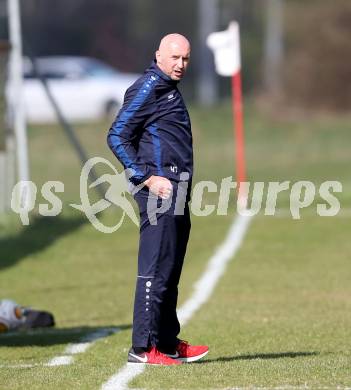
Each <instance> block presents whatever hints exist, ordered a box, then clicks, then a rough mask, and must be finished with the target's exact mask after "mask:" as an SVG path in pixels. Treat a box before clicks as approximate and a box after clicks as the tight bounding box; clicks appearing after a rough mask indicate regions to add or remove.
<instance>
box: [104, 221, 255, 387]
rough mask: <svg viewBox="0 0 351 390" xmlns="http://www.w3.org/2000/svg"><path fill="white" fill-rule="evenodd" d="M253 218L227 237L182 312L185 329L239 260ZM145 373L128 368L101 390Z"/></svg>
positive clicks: (132, 366) (123, 384)
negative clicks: (237, 257) (236, 257)
mask: <svg viewBox="0 0 351 390" xmlns="http://www.w3.org/2000/svg"><path fill="white" fill-rule="evenodd" d="M251 219H252V217H250V216H241V215H238V216H237V217H236V219H235V220H234V222H233V223H232V225H231V227H230V228H229V232H228V234H227V237H226V239H225V240H224V241H223V243H222V244H221V246H220V247H219V248H218V249H217V251H216V252H215V254H214V255H213V256H212V257H211V258H210V260H209V261H208V264H207V268H206V270H205V272H204V273H203V274H202V276H201V278H200V279H199V280H198V281H197V282H196V284H195V285H194V289H195V291H194V293H193V294H192V295H191V297H190V298H189V299H188V300H187V301H186V302H184V304H183V305H182V306H181V307H180V309H179V310H178V318H179V321H180V323H181V324H182V325H184V324H186V323H187V322H188V321H189V320H190V318H191V317H192V315H193V314H194V313H195V312H196V311H197V310H198V309H199V308H200V307H201V306H202V305H203V304H204V303H205V302H206V301H207V300H208V298H209V297H210V296H211V294H212V292H213V290H214V288H215V287H216V284H217V282H218V280H219V279H220V277H221V276H222V275H223V273H224V271H225V268H226V265H227V264H228V262H229V261H230V260H231V259H232V258H233V257H234V256H235V254H236V252H237V251H238V249H239V248H240V245H241V244H242V242H243V239H244V237H245V233H246V231H247V229H248V227H249V224H250V221H251ZM144 369H145V364H135V363H134V364H133V363H130V364H128V363H127V364H125V365H124V366H123V367H122V368H121V369H120V370H119V371H118V372H117V373H116V374H114V375H113V376H111V377H110V378H109V379H108V381H107V382H105V383H104V384H103V385H102V387H101V390H125V389H128V383H129V382H130V381H131V380H132V379H134V378H135V377H136V376H138V375H140V374H141V373H142V372H143V371H144Z"/></svg>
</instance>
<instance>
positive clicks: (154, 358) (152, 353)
mask: <svg viewBox="0 0 351 390" xmlns="http://www.w3.org/2000/svg"><path fill="white" fill-rule="evenodd" d="M128 362H129V363H144V364H158V365H162V366H171V365H177V364H182V362H181V361H179V360H175V359H172V358H170V357H168V356H167V355H165V354H164V353H162V352H160V351H159V350H158V349H157V348H156V347H151V348H150V350H149V351H147V352H143V353H135V352H134V349H133V348H131V349H130V350H129V352H128Z"/></svg>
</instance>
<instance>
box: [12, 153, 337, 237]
mask: <svg viewBox="0 0 351 390" xmlns="http://www.w3.org/2000/svg"><path fill="white" fill-rule="evenodd" d="M97 164H100V165H101V164H102V165H105V168H106V169H108V171H109V172H110V173H105V174H103V175H101V176H100V177H99V178H98V179H96V180H95V181H94V182H93V183H91V184H89V175H90V172H91V170H92V169H93V168H94V167H95V166H96V165H97ZM132 174H133V172H132V170H125V171H122V172H118V170H117V169H116V168H115V167H114V166H113V164H112V163H111V162H110V161H109V160H106V159H104V158H102V157H93V158H91V159H89V160H88V161H87V162H86V163H85V165H84V166H83V168H82V171H81V174H80V180H79V183H80V186H79V188H80V194H79V195H80V203H78V204H70V205H69V206H67V207H71V208H74V209H77V210H79V211H81V212H82V213H83V214H85V216H86V218H87V219H88V220H89V221H90V223H91V224H92V225H93V226H94V228H95V229H97V230H98V231H100V232H102V233H113V232H115V231H117V230H118V229H119V228H120V227H121V226H122V224H123V222H124V221H125V219H126V218H128V219H130V220H131V221H132V222H133V223H134V224H135V225H137V226H138V225H139V220H138V217H137V212H136V208H135V206H134V202H133V200H132V196H131V195H133V196H134V195H136V194H137V193H138V192H139V191H144V196H145V194H146V196H147V215H148V219H149V221H150V224H153V225H155V224H157V220H158V216H159V215H162V213H165V212H169V211H170V210H173V209H174V211H173V212H174V213H175V214H176V215H181V214H182V213H184V210H185V205H186V197H187V191H188V185H189V183H188V180H189V174H188V173H187V172H182V173H180V175H179V178H180V182H179V183H177V185H176V186H173V187H174V188H173V191H172V192H171V194H170V196H169V197H168V198H167V199H161V198H159V197H157V196H156V195H155V194H154V193H153V189H152V188H151V189H150V190H149V189H147V188H146V187H145V186H144V185H143V184H141V185H139V186H133V185H131V184H128V183H129V182H128V180H127V177H130V176H131V175H132ZM102 183H104V184H105V188H107V189H106V191H105V195H104V197H103V198H101V199H99V200H98V201H96V202H95V203H91V200H90V197H89V190H91V189H93V188H95V187H96V186H98V185H101V184H102ZM64 189H65V186H64V183H62V182H60V181H47V182H46V183H44V185H43V186H42V187H41V189H40V191H41V195H42V197H43V199H45V201H46V203H40V204H39V207H38V211H39V214H40V215H42V216H44V217H55V216H57V215H59V214H60V213H61V212H62V211H63V202H62V200H61V199H60V196H59V194H60V193H63V192H64ZM341 192H342V184H341V183H340V182H339V181H332V180H330V181H325V182H323V183H321V184H320V185H315V184H314V183H313V182H311V181H306V180H304V181H297V182H294V183H293V182H290V181H283V182H268V183H265V182H253V183H251V182H244V183H241V184H240V186H238V183H236V182H235V181H233V179H232V177H226V178H223V179H222V180H221V182H220V184H217V183H215V182H213V181H199V182H197V183H195V184H194V185H193V188H192V194H191V202H190V211H191V213H192V214H193V215H195V216H198V217H206V216H209V215H211V214H213V213H216V214H217V215H229V214H234V213H235V212H237V213H239V214H241V215H247V216H253V215H255V214H258V213H259V212H262V211H263V213H264V215H267V216H274V215H275V214H276V213H277V212H278V209H277V202H278V200H279V196H281V195H282V193H285V194H284V197H285V199H287V198H288V199H289V211H290V214H291V217H292V218H293V219H301V210H302V209H304V208H307V207H310V206H312V205H314V203H315V200H316V198H317V197H318V203H317V204H315V205H314V206H315V209H314V210H315V212H316V215H319V216H322V217H332V216H336V215H337V214H338V213H339V211H340V209H341V205H340V200H339V199H338V197H337V196H336V195H335V194H336V193H341ZM37 193H38V187H37V185H36V184H35V183H34V182H32V181H21V182H18V183H17V184H16V185H15V186H14V188H13V191H12V197H11V208H12V210H13V211H14V212H15V213H17V214H18V215H19V217H20V219H21V222H22V224H23V225H29V224H30V213H31V212H33V210H34V208H35V207H36V205H37ZM235 193H237V201H236V202H234V201H233V200H232V199H233V195H235ZM209 194H211V201H209V200H207V199H208V198H209V197H208V195H209ZM214 199H215V201H214ZM172 205H173V206H174V205H175V206H174V207H173V208H171V207H172ZM113 207H114V208H116V207H117V208H118V209H119V210H120V212H118V213H116V215H117V214H118V216H119V217H118V220H117V221H116V223H115V224H114V225H113V226H106V225H105V224H104V223H103V222H102V220H101V219H100V218H99V216H98V215H99V213H100V212H102V211H104V210H107V209H108V208H113ZM116 219H117V218H116Z"/></svg>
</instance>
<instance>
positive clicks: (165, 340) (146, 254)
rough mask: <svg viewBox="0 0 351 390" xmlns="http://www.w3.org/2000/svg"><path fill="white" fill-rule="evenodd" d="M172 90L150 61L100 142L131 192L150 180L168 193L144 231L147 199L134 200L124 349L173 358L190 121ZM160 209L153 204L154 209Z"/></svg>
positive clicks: (143, 195) (186, 219)
mask: <svg viewBox="0 0 351 390" xmlns="http://www.w3.org/2000/svg"><path fill="white" fill-rule="evenodd" d="M177 83H178V82H177V81H174V80H172V79H171V78H170V77H168V76H167V75H166V74H164V73H163V72H162V71H161V70H160V69H159V68H158V66H157V65H156V62H155V61H154V62H153V63H152V64H151V66H150V67H149V68H148V69H147V70H146V71H145V73H144V75H143V76H141V77H140V78H139V79H138V80H137V81H136V82H135V83H134V84H133V85H132V86H131V87H130V88H129V89H128V90H127V92H126V94H125V98H124V103H123V106H122V108H121V110H120V112H119V113H118V115H117V118H116V120H115V121H114V122H113V124H112V126H111V128H110V131H109V134H108V145H109V147H110V148H111V150H112V151H113V153H114V154H115V155H116V157H117V158H118V159H119V161H120V162H121V163H122V164H123V166H124V167H125V168H128V169H129V180H130V181H131V182H132V183H133V184H135V185H138V184H140V183H142V182H144V181H145V180H146V179H148V178H149V177H150V176H151V175H157V176H163V177H166V178H168V179H169V180H170V181H171V183H172V185H173V196H172V198H171V199H170V200H169V205H168V206H169V207H168V208H167V207H166V208H167V210H166V211H165V212H163V213H157V214H156V216H157V224H156V225H155V224H151V223H150V219H149V216H148V212H147V211H148V208H147V205H148V199H149V196H152V194H151V193H149V191H148V189H147V188H146V187H143V188H142V189H141V190H140V191H139V192H137V193H136V194H135V195H134V198H135V200H136V202H137V204H138V207H139V213H140V243H139V256H138V277H137V282H136V293H135V301H134V319H133V338H132V344H133V346H134V347H144V348H146V347H148V346H150V345H156V346H158V348H159V349H160V350H162V351H164V352H167V351H170V352H171V351H173V350H174V348H175V346H176V345H177V343H178V339H177V335H178V333H179V331H180V326H179V321H178V318H177V313H176V306H177V298H178V283H179V278H180V274H181V270H182V265H183V260H184V256H185V252H186V246H187V242H188V238H189V232H190V215H189V207H188V200H189V198H190V196H189V194H190V189H191V180H192V173H193V150H192V135H191V124H190V118H189V114H188V111H187V109H186V107H185V104H184V101H183V98H182V96H181V94H180V92H179V90H178V88H177ZM182 173H183V175H184V173H185V175H184V176H181V174H182ZM184 177H186V178H188V181H187V182H183V180H184ZM176 195H178V198H179V197H180V198H183V199H184V203H183V206H184V207H183V210H182V211H183V212H181V213H179V211H177V212H175V209H176ZM154 200H155V197H154ZM161 201H162V200H161V199H160V198H159V199H156V204H157V206H160V203H161ZM177 208H178V206H177Z"/></svg>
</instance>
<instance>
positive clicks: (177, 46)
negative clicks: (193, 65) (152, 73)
mask: <svg viewBox="0 0 351 390" xmlns="http://www.w3.org/2000/svg"><path fill="white" fill-rule="evenodd" d="M156 59H157V65H158V66H159V67H160V69H161V70H162V71H163V72H164V73H165V74H166V75H167V76H169V77H170V78H171V79H172V80H176V81H179V80H180V79H181V78H182V77H183V76H184V73H185V71H186V68H187V66H188V64H189V60H190V45H189V44H188V43H187V42H186V41H183V40H178V41H172V42H169V43H168V42H166V44H165V45H163V46H161V47H160V49H159V50H158V51H157V52H156Z"/></svg>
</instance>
